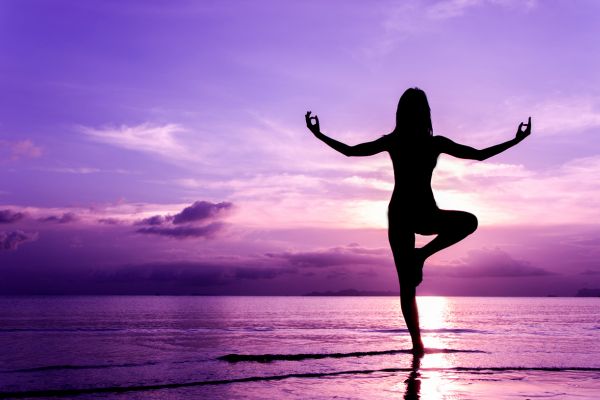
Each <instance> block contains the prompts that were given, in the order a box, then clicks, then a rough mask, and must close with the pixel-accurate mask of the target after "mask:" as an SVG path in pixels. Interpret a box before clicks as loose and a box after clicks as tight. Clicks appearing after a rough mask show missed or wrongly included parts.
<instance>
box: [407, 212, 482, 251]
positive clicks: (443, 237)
mask: <svg viewBox="0 0 600 400" xmlns="http://www.w3.org/2000/svg"><path fill="white" fill-rule="evenodd" d="M432 225H433V228H434V231H435V232H436V233H437V234H438V235H437V237H436V238H435V239H433V240H432V241H431V242H429V243H427V244H426V245H425V246H423V247H422V248H420V249H418V250H417V257H418V258H420V261H422V262H425V260H426V259H427V258H428V257H430V256H431V255H433V254H435V253H437V252H438V251H440V250H442V249H445V248H446V247H449V246H452V245H453V244H455V243H458V242H460V241H461V240H463V239H464V238H466V237H467V236H469V235H470V234H471V233H473V232H475V230H476V229H477V217H476V216H474V215H473V214H471V213H468V212H465V211H446V210H440V213H439V214H438V215H436V216H435V217H434V218H433V221H432Z"/></svg>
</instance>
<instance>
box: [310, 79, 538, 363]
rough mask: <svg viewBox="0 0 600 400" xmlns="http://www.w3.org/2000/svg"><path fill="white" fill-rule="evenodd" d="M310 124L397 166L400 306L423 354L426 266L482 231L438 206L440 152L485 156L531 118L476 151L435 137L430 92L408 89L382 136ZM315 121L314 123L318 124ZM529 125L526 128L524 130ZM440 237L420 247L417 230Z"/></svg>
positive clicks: (391, 220) (394, 210)
mask: <svg viewBox="0 0 600 400" xmlns="http://www.w3.org/2000/svg"><path fill="white" fill-rule="evenodd" d="M305 118H306V126H307V127H308V129H310V131H311V132H312V133H313V134H314V135H315V136H316V137H317V138H318V139H320V140H322V141H323V142H325V144H327V145H328V146H330V147H331V148H333V149H334V150H337V151H339V152H340V153H342V154H344V155H346V156H370V155H373V154H377V153H380V152H382V151H387V152H388V153H389V154H390V158H391V159H392V164H393V166H394V179H395V186H394V191H393V193H392V198H391V200H390V204H389V207H388V227H389V230H388V238H389V241H390V245H391V247H392V253H393V255H394V262H395V264H396V270H397V271H398V279H399V281H400V304H401V308H402V314H403V315H404V319H405V321H406V326H407V328H408V330H409V332H410V336H411V339H412V343H413V352H414V353H415V354H423V352H424V347H423V342H422V341H421V332H420V329H419V314H418V310H417V302H416V299H415V295H416V287H417V286H418V285H419V284H420V283H421V281H422V280H423V264H424V263H425V260H426V259H427V258H428V257H430V256H431V255H432V254H435V253H437V252H438V251H440V250H442V249H445V248H446V247H448V246H451V245H453V244H454V243H457V242H459V241H461V240H462V239H464V238H465V237H467V236H468V235H470V234H471V233H473V232H474V231H475V229H477V218H476V217H475V216H474V215H473V214H470V213H468V212H464V211H449V210H441V209H440V208H438V206H437V204H436V202H435V199H434V197H433V191H432V190H431V175H432V173H433V169H434V168H435V166H436V163H437V158H438V156H439V155H440V154H442V153H446V154H449V155H451V156H454V157H458V158H464V159H469V160H479V161H482V160H485V159H488V158H490V157H492V156H494V155H496V154H499V153H501V152H503V151H504V150H506V149H508V148H510V147H512V146H514V145H516V144H517V143H519V142H520V141H521V140H523V139H524V138H526V137H527V136H528V135H529V134H530V133H531V117H529V120H528V122H527V124H524V123H521V124H520V125H519V128H518V129H517V133H516V136H515V138H514V139H511V140H509V141H507V142H504V143H501V144H498V145H495V146H492V147H488V148H486V149H481V150H478V149H474V148H472V147H469V146H465V145H462V144H458V143H455V142H453V141H452V140H450V139H448V138H446V137H444V136H433V129H432V125H431V110H430V108H429V102H428V101H427V96H426V95H425V92H424V91H422V90H421V89H419V88H410V89H407V90H406V91H405V92H404V94H403V95H402V97H400V101H399V102H398V110H397V111H396V128H395V129H394V130H393V131H392V133H390V134H388V135H384V136H382V137H380V138H379V139H377V140H374V141H372V142H367V143H361V144H358V145H356V146H349V145H347V144H344V143H341V142H338V141H337V140H334V139H332V138H330V137H328V136H326V135H325V134H323V133H322V132H321V130H320V126H319V118H318V117H317V116H314V117H313V116H311V112H310V111H308V112H307V113H306V115H305ZM313 121H314V124H313ZM523 127H525V129H524V130H523ZM416 233H418V234H420V235H437V236H436V237H435V238H434V239H433V240H432V241H431V242H429V243H427V244H426V245H425V246H423V247H421V248H415V234H416Z"/></svg>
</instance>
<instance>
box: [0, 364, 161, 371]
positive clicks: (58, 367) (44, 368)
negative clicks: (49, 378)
mask: <svg viewBox="0 0 600 400" xmlns="http://www.w3.org/2000/svg"><path fill="white" fill-rule="evenodd" d="M157 364H160V363H159V362H158V361H148V362H145V363H137V364H134V363H127V364H91V365H71V364H64V365H44V366H42V367H32V368H21V369H10V370H6V371H2V372H3V373H12V372H41V371H59V370H74V369H75V370H77V369H101V368H126V367H145V366H148V365H157Z"/></svg>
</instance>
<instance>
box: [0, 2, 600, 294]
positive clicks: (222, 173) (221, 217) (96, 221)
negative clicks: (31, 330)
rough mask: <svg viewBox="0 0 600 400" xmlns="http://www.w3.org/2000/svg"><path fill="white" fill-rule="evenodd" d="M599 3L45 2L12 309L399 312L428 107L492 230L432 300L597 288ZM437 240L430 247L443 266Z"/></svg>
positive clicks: (28, 93) (14, 248) (7, 141)
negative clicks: (409, 98)
mask: <svg viewBox="0 0 600 400" xmlns="http://www.w3.org/2000/svg"><path fill="white" fill-rule="evenodd" d="M599 18H600V3H598V2H596V1H592V0H590V1H584V0H582V1H578V2H572V1H566V0H565V1H559V0H557V1H552V2H542V1H517V0H488V1H486V0H441V1H396V2H386V1H381V2H365V1H339V2H338V1H325V2H324V1H314V2H310V1H309V2H305V1H303V2H281V1H252V2H245V1H215V2H209V1H204V2H197V1H174V2H163V1H143V2H141V1H136V2H133V1H123V0H119V1H75V0H74V1H60V0H55V1H52V2H49V1H29V0H14V1H11V0H5V1H2V3H1V4H0V54H1V56H0V85H1V90H2V96H1V97H0V167H1V168H2V171H3V172H2V173H1V174H0V294H6V293H165V294H166V293H175V294H187V293H206V294H217V293H228V294H302V293H306V292H310V291H314V290H317V291H324V290H341V289H347V288H356V289H360V290H380V291H388V290H397V287H398V284H397V279H396V276H395V269H394V267H393V263H392V259H391V252H390V250H389V248H388V244H387V236H386V207H387V201H388V199H389V197H390V194H391V189H392V186H393V176H392V170H391V163H390V161H389V159H388V156H387V155H386V154H380V155H377V156H374V157H370V158H352V159H348V158H345V157H344V156H342V155H340V154H338V153H335V152H334V151H333V150H331V149H329V148H327V147H326V146H325V145H323V144H322V143H320V142H318V141H317V140H316V139H314V137H312V135H311V134H310V133H309V132H308V130H307V129H306V128H305V126H304V120H303V119H304V113H305V112H306V111H307V110H312V111H313V112H314V113H317V114H318V115H319V117H320V120H321V127H322V129H323V131H324V132H326V133H327V134H329V135H331V136H333V137H335V138H337V139H339V140H342V141H345V142H347V143H349V144H355V143H359V142H361V141H368V140H373V139H375V138H378V137H379V136H381V135H383V134H386V133H389V132H390V131H391V130H392V129H393V124H394V113H395V108H396V104H397V101H398V98H399V96H400V95H401V94H402V93H403V91H404V90H405V89H406V88H408V87H410V86H419V87H421V88H422V89H424V90H425V91H426V92H427V94H428V97H429V101H430V104H431V107H432V115H433V125H434V132H435V133H436V134H441V135H445V136H448V137H450V138H451V139H453V140H455V141H458V142H461V143H465V144H469V145H472V146H475V147H483V146H488V145H493V144H496V143H498V142H500V141H504V140H507V139H510V138H512V137H513V136H514V133H515V131H516V128H517V125H518V124H519V122H521V121H525V120H526V119H527V117H528V116H529V115H531V116H532V118H533V134H532V136H531V137H530V138H528V139H527V140H526V141H524V142H523V143H521V144H520V145H519V146H517V147H516V148H513V149H510V150H508V151H507V152H506V153H504V154H501V155H499V156H497V157H494V158H492V159H490V160H488V161H486V162H466V161H461V160H456V159H452V158H450V157H447V156H442V157H441V158H440V161H439V163H438V168H437V170H436V172H435V175H434V190H435V193H436V199H437V201H438V204H439V205H440V207H442V208H450V209H460V210H467V211H471V212H473V213H475V214H476V215H477V216H478V218H479V222H480V228H479V230H478V231H477V232H476V233H475V234H473V235H472V236H470V237H469V238H467V239H466V240H465V241H463V242H461V243H460V244H459V245H457V246H455V247H453V248H450V249H448V250H445V251H443V252H441V253H439V254H437V255H436V256H434V257H433V258H432V259H431V260H430V261H429V262H428V264H427V265H426V272H425V282H424V283H423V285H422V286H421V287H420V290H419V293H420V294H440V295H444V294H446V295H461V294H462V295H547V294H557V295H574V294H575V293H576V292H577V290H578V289H580V288H584V287H589V288H592V287H596V288H600V262H599V259H600V224H599V221H600V209H599V208H598V206H597V204H598V198H600V178H599V177H600V137H599V135H598V134H599V130H600V73H599V72H598V71H600V52H598V48H599V45H600V39H599V38H600V25H599V24H598V23H597V21H598V19H599ZM425 240H428V238H425V237H419V238H418V242H419V243H424V241H425Z"/></svg>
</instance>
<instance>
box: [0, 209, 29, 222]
mask: <svg viewBox="0 0 600 400" xmlns="http://www.w3.org/2000/svg"><path fill="white" fill-rule="evenodd" d="M24 217H25V214H24V213H22V212H14V211H12V210H0V224H12V223H13V222H17V221H19V220H21V219H23V218H24Z"/></svg>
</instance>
